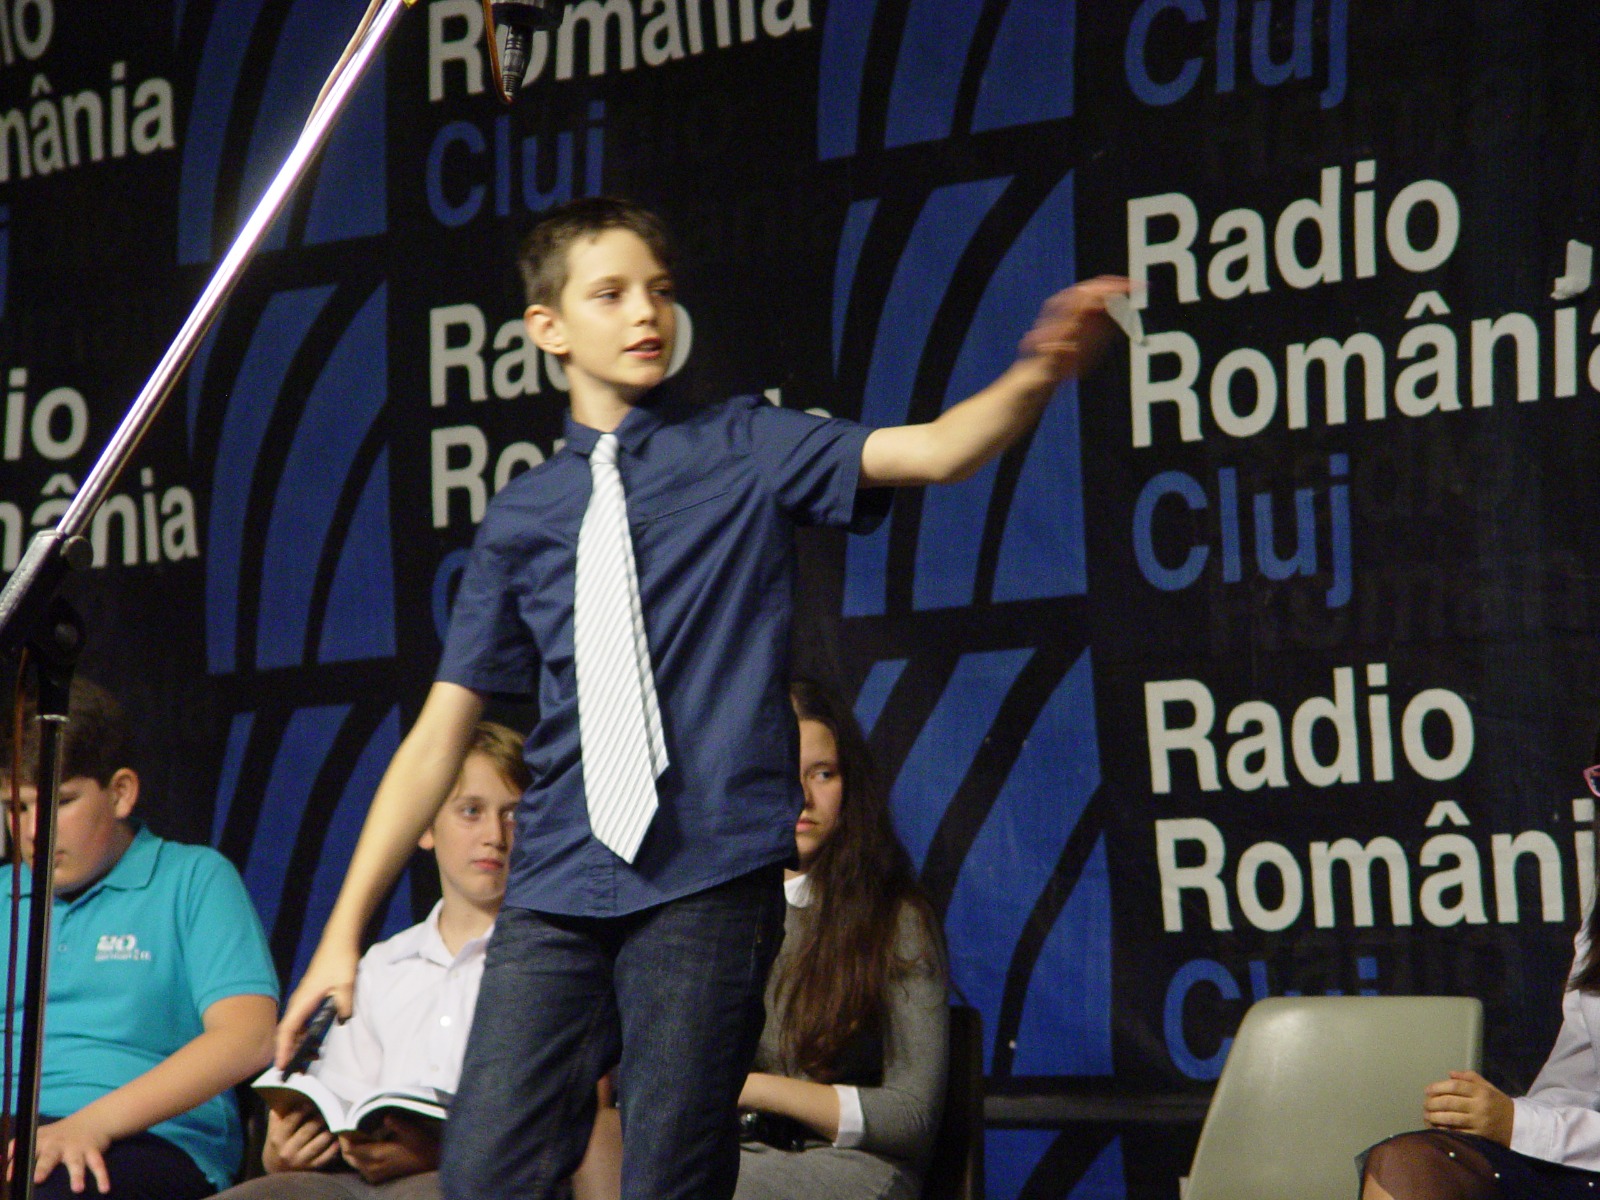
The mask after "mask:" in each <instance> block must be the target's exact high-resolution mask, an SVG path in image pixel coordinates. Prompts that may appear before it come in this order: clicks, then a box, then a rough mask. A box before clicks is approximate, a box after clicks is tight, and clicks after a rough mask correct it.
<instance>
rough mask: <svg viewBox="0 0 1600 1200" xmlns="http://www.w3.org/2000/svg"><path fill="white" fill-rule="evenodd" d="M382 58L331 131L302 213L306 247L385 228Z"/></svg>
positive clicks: (369, 71) (385, 166)
mask: <svg viewBox="0 0 1600 1200" xmlns="http://www.w3.org/2000/svg"><path fill="white" fill-rule="evenodd" d="M384 61H385V60H384V59H383V58H381V57H380V58H379V59H378V60H377V61H376V62H374V63H373V64H372V66H371V68H370V69H369V70H368V72H367V75H366V77H365V78H364V79H363V80H362V81H361V86H360V87H359V88H357V89H356V94H355V95H354V96H352V97H350V103H349V106H348V107H347V108H346V109H345V111H344V113H343V114H342V115H341V116H340V117H339V123H338V124H337V125H335V126H334V127H333V134H332V135H331V136H330V137H329V138H328V145H327V147H326V148H325V149H324V150H323V152H322V159H321V166H320V167H319V168H318V170H317V188H316V191H315V192H314V193H313V194H312V196H311V202H310V207H309V209H308V210H307V212H306V234H305V242H306V245H308V246H316V245H321V244H323V243H325V242H339V241H343V240H345V239H346V238H358V237H372V236H374V235H376V234H380V233H384V232H386V231H387V230H388V227H389V197H388V174H389V167H388V163H387V161H386V147H387V146H388V135H387V131H386V130H385V128H384V70H383V64H384Z"/></svg>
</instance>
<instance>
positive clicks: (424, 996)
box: [311, 902, 489, 1104]
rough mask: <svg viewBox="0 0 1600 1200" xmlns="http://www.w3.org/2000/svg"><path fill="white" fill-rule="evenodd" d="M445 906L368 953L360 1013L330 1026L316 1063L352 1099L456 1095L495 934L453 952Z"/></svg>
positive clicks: (359, 979) (359, 977)
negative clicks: (445, 931) (432, 1091)
mask: <svg viewBox="0 0 1600 1200" xmlns="http://www.w3.org/2000/svg"><path fill="white" fill-rule="evenodd" d="M441 906H442V902H441V904H436V905H434V906H433V911H432V912H431V913H429V914H428V917H427V919H426V920H425V921H423V922H422V923H421V924H420V925H413V926H412V927H411V928H410V929H406V930H403V931H401V932H400V933H397V934H395V935H394V937H392V938H390V939H389V940H388V941H386V942H379V943H378V944H377V945H376V946H374V947H372V949H370V950H368V951H367V952H366V954H364V955H363V956H362V958H361V965H360V966H359V967H358V968H357V970H356V992H355V1011H354V1013H353V1014H352V1015H351V1017H350V1019H349V1020H348V1021H346V1022H344V1023H343V1024H340V1025H335V1026H334V1027H333V1029H331V1030H330V1031H329V1032H328V1040H327V1041H326V1042H324V1043H323V1046H322V1056H321V1057H320V1058H319V1059H318V1060H317V1061H316V1062H315V1063H313V1064H312V1067H311V1073H312V1074H313V1075H315V1076H316V1077H317V1078H318V1079H320V1080H321V1081H322V1082H323V1083H325V1084H327V1085H328V1087H329V1088H331V1089H332V1090H333V1092H334V1094H335V1095H337V1096H338V1097H339V1098H340V1099H341V1100H343V1101H344V1102H345V1103H347V1104H349V1103H353V1102H355V1101H357V1100H359V1099H361V1098H362V1097H364V1096H367V1095H369V1094H371V1093H372V1092H374V1091H377V1090H380V1089H383V1088H391V1087H432V1088H437V1089H438V1090H440V1091H442V1092H447V1093H450V1094H451V1095H454V1093H455V1090H456V1084H457V1082H458V1081H459V1080H460V1078H461V1058H462V1054H463V1053H464V1052H465V1050H466V1046H467V1033H468V1031H469V1030H470V1029H471V1028H472V1010H473V1008H474V1007H475V1006H476V1004H477V1002H478V982H479V980H481V979H482V978H483V952H484V947H485V945H486V944H487V942H488V940H489V935H488V933H485V934H484V935H483V936H482V937H477V938H473V939H472V940H471V941H469V942H467V944H466V945H464V946H462V947H461V951H460V953H458V954H454V955H452V954H451V953H450V951H449V950H447V949H446V948H445V944H444V939H443V938H442V937H440V935H439V910H440V908H441Z"/></svg>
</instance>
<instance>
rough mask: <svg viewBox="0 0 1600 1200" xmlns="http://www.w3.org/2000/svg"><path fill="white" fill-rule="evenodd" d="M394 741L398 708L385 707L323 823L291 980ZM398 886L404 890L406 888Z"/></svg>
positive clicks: (316, 932) (335, 887)
mask: <svg viewBox="0 0 1600 1200" xmlns="http://www.w3.org/2000/svg"><path fill="white" fill-rule="evenodd" d="M399 745H400V710H399V709H398V708H391V709H390V710H389V713H388V715H387V716H385V717H384V718H383V721H382V723H381V724H380V725H379V726H378V728H377V730H376V731H374V733H373V735H372V737H371V738H370V739H368V741H367V744H366V747H365V748H364V749H363V750H362V751H361V757H360V758H358V759H357V760H356V763H355V766H354V767H353V768H351V771H350V777H349V779H347V780H346V781H345V785H344V794H343V795H341V796H340V797H339V803H338V805H337V807H335V808H334V810H333V817H332V819H331V820H330V821H329V823H328V831H327V833H326V834H325V835H324V836H323V839H322V854H321V856H320V857H319V858H318V859H317V870H316V874H315V875H313V876H312V879H311V889H310V891H309V892H308V893H307V894H306V915H305V923H304V924H303V925H301V927H300V945H299V948H298V949H297V950H296V951H295V956H294V970H293V971H292V972H291V973H290V976H289V977H290V978H291V979H294V978H297V977H298V976H299V975H300V973H301V972H303V971H304V970H305V969H306V964H307V963H308V962H310V961H311V953H312V951H314V950H315V949H316V948H317V942H318V940H319V939H321V937H322V927H323V926H324V925H326V924H327V921H328V914H329V913H331V912H332V911H333V902H334V900H335V899H336V898H337V897H338V895H339V887H340V885H341V884H342V883H344V874H345V868H346V867H347V866H348V865H349V863H350V855H351V853H352V852H353V851H354V850H355V848H356V837H357V836H358V835H359V834H360V832H361V823H362V822H363V821H364V820H366V817H367V806H368V805H369V804H370V803H371V802H372V793H373V792H374V791H376V790H377V787H378V781H379V780H380V779H382V778H383V772H384V770H385V768H387V767H388V765H389V759H390V758H391V757H392V756H393V755H394V752H395V750H396V749H398V748H399ZM295 815H296V820H297V822H298V820H300V819H303V818H304V816H305V813H304V811H303V810H302V811H301V812H300V813H297V814H295ZM290 841H291V842H292V841H293V839H292V838H291V839H290ZM401 890H402V892H405V891H408V890H409V889H404V888H402V889H401ZM407 911H408V912H409V909H408V910H407ZM409 923H410V922H409V921H408V922H407V924H409Z"/></svg>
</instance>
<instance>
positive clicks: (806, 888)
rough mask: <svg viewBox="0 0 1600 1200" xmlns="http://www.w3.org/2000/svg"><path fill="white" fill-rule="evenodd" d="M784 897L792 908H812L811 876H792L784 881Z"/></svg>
mask: <svg viewBox="0 0 1600 1200" xmlns="http://www.w3.org/2000/svg"><path fill="white" fill-rule="evenodd" d="M783 896H784V899H786V900H787V901H788V902H789V907H790V908H810V907H811V876H809V875H791V876H790V877H789V878H788V879H785V880H784V881H783Z"/></svg>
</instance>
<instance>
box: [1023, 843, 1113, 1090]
mask: <svg viewBox="0 0 1600 1200" xmlns="http://www.w3.org/2000/svg"><path fill="white" fill-rule="evenodd" d="M1111 1073H1112V1058H1111V869H1110V867H1109V865H1108V864H1107V861H1106V840H1105V838H1104V837H1103V836H1102V837H1101V838H1100V839H1099V840H1098V841H1097V842H1096V843H1095V846H1094V852H1093V853H1092V854H1090V855H1089V859H1088V861H1087V862H1085V863H1084V864H1083V871H1082V873H1081V874H1080V875H1079V876H1078V884H1077V886H1076V887H1075V888H1073V889H1072V895H1071V897H1070V898H1069V899H1068V900H1067V903H1066V906H1065V907H1063V908H1062V910H1061V915H1060V916H1059V917H1057V918H1056V923H1055V927H1054V928H1052V929H1051V930H1050V936H1049V937H1048V938H1047V939H1046V940H1045V944H1044V949H1043V950H1042V951H1040V954H1039V961H1038V962H1036V963H1035V964H1034V967H1033V981H1032V982H1031V983H1030V984H1029V985H1028V998H1027V1001H1026V1002H1025V1003H1024V1005H1023V1008H1022V1021H1021V1022H1020V1023H1019V1025H1018V1026H1017V1048H1016V1052H1015V1053H1014V1055H1013V1056H1012V1059H1011V1074H1012V1075H1110V1074H1111Z"/></svg>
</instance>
